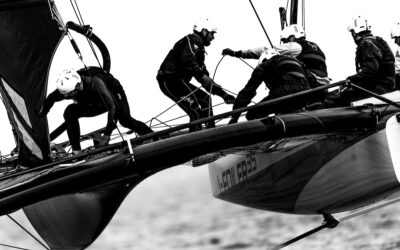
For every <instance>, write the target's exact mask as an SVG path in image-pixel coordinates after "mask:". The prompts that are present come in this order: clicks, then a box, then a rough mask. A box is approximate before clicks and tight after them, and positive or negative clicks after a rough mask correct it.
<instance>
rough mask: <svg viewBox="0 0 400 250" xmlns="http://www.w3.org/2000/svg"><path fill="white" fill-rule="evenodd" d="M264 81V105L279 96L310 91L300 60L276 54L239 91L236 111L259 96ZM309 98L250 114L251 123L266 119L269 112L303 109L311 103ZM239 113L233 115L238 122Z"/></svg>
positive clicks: (255, 70)
mask: <svg viewBox="0 0 400 250" xmlns="http://www.w3.org/2000/svg"><path fill="white" fill-rule="evenodd" d="M263 81H264V83H265V84H266V86H267V87H268V89H269V94H268V96H267V97H265V98H264V99H263V100H261V102H265V101H269V100H272V99H275V98H278V97H282V96H286V95H290V94H294V93H297V92H300V91H304V90H308V89H310V86H309V83H308V80H307V78H306V75H305V71H304V68H303V66H302V64H301V62H299V61H298V60H297V59H295V58H293V57H289V56H283V55H276V56H274V57H272V58H271V59H269V60H267V61H264V62H263V63H262V64H260V65H259V66H257V67H256V68H255V69H254V71H253V73H252V75H251V78H250V79H249V81H248V83H247V84H246V86H245V87H244V88H243V89H242V90H241V91H240V92H239V94H238V96H237V98H236V101H235V104H234V105H233V109H239V108H242V107H246V106H247V105H248V104H249V103H250V101H251V99H252V98H253V97H254V96H255V95H256V90H257V88H258V87H259V86H260V84H261V83H262V82H263ZM309 98H310V97H309V96H306V97H298V98H295V99H293V100H290V101H287V102H284V103H279V104H278V105H276V106H275V107H274V108H272V109H271V108H267V107H261V108H257V109H251V110H249V111H248V112H247V115H246V118H247V119H248V120H252V119H257V118H261V117H264V116H266V115H268V114H270V113H286V112H292V111H296V110H299V109H301V108H303V107H304V106H305V105H306V104H307V102H308V101H309ZM239 116H240V114H237V115H234V116H233V119H237V118H238V117H239Z"/></svg>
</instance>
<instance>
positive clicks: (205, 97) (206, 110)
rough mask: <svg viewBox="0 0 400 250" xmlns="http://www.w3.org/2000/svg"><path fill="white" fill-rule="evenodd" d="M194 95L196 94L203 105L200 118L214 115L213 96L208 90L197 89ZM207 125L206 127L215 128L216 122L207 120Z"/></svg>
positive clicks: (200, 104) (196, 97)
mask: <svg viewBox="0 0 400 250" xmlns="http://www.w3.org/2000/svg"><path fill="white" fill-rule="evenodd" d="M194 95H195V100H196V101H197V103H198V105H199V106H200V107H201V111H200V118H206V117H210V116H213V115H214V114H213V108H212V100H211V96H210V95H209V94H208V93H207V92H205V91H203V90H201V89H199V90H198V91H196V92H195V93H194ZM205 126H206V128H213V127H215V122H214V121H210V122H207V123H205Z"/></svg>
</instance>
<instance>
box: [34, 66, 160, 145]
mask: <svg viewBox="0 0 400 250" xmlns="http://www.w3.org/2000/svg"><path fill="white" fill-rule="evenodd" d="M78 73H79V75H80V76H81V77H82V88H81V89H80V90H78V91H77V92H76V93H75V95H74V96H73V97H71V98H66V97H65V96H64V95H62V94H60V92H59V91H58V90H55V91H53V92H52V93H51V94H50V95H49V96H48V97H47V98H46V100H45V102H44V104H43V108H42V111H41V113H43V114H47V113H48V112H49V110H50V109H51V107H52V106H53V105H54V103H55V102H58V101H61V100H65V99H74V103H73V104H70V105H68V106H67V108H66V109H65V111H64V119H65V124H66V127H67V133H68V137H69V140H70V143H71V146H72V149H73V150H80V140H79V137H80V127H79V122H78V119H79V118H81V117H93V116H97V115H100V114H102V113H104V112H108V118H107V125H106V128H105V132H104V135H108V136H109V135H111V133H112V131H113V130H114V129H115V128H116V122H117V121H119V122H120V124H121V125H122V126H124V127H127V128H129V129H131V130H133V131H135V132H137V133H138V134H139V135H144V134H148V133H151V132H153V131H152V130H151V129H150V128H149V127H148V126H147V125H146V124H144V123H143V122H141V121H138V120H135V119H134V118H132V117H131V115H130V109H129V104H128V100H127V98H126V95H125V92H124V90H123V88H122V86H121V85H120V84H119V82H118V80H117V79H115V78H114V77H113V76H112V75H111V74H107V73H105V72H104V71H102V70H101V69H100V68H96V67H93V68H89V71H86V70H80V71H78Z"/></svg>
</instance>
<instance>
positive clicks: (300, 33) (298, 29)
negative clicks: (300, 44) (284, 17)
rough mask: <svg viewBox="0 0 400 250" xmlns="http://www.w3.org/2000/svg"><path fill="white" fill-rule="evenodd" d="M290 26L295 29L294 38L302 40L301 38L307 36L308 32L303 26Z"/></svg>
mask: <svg viewBox="0 0 400 250" xmlns="http://www.w3.org/2000/svg"><path fill="white" fill-rule="evenodd" d="M290 26H292V27H293V29H294V32H295V33H294V36H295V37H296V38H301V37H305V36H306V32H305V31H304V28H303V26H301V25H298V24H292V25H290Z"/></svg>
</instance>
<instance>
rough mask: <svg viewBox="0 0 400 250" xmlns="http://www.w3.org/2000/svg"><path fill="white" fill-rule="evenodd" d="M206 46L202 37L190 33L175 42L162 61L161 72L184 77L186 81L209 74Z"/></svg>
mask: <svg viewBox="0 0 400 250" xmlns="http://www.w3.org/2000/svg"><path fill="white" fill-rule="evenodd" d="M205 53H206V51H205V48H204V42H203V40H202V38H201V37H200V36H199V35H197V34H189V35H187V36H185V37H183V38H181V39H180V40H179V41H178V42H176V43H175V45H174V47H173V48H172V49H171V50H170V51H169V52H168V54H167V56H166V57H165V59H164V61H163V62H162V64H161V66H160V70H159V74H161V75H163V76H165V75H167V76H171V75H173V76H177V77H182V78H183V79H185V80H186V81H190V79H191V78H192V77H193V76H194V77H196V78H198V77H201V76H203V75H204V74H208V72H207V69H206V66H205V64H204V61H205Z"/></svg>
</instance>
